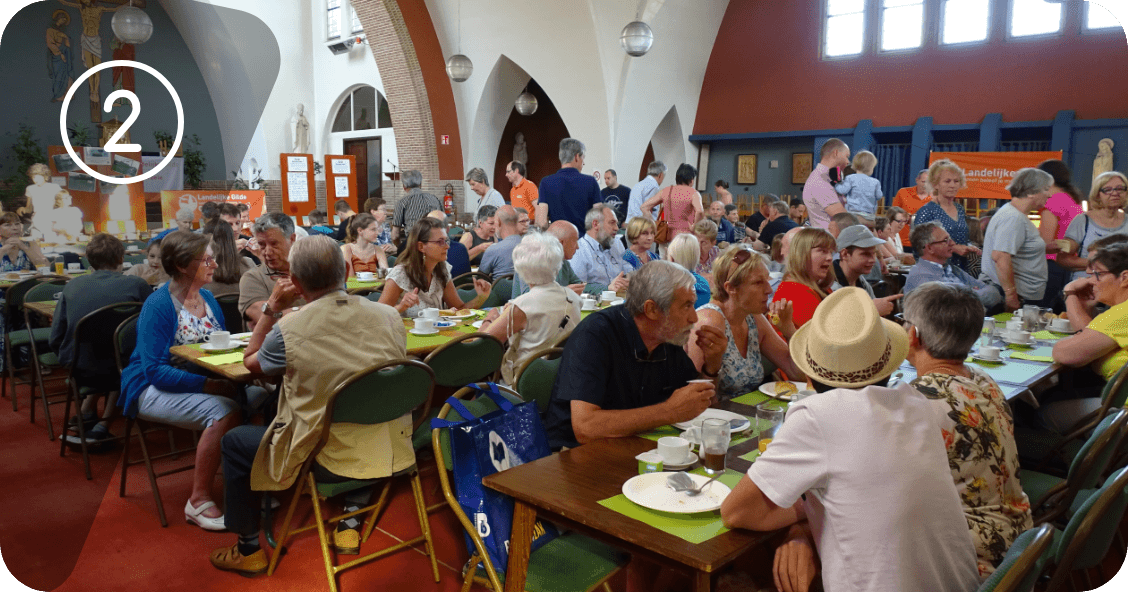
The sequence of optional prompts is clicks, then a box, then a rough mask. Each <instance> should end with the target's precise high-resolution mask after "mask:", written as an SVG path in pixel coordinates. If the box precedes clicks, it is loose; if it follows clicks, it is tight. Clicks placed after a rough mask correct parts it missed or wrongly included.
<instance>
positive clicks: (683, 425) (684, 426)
mask: <svg viewBox="0 0 1128 592" xmlns="http://www.w3.org/2000/svg"><path fill="white" fill-rule="evenodd" d="M706 419H723V420H725V421H730V420H733V419H740V420H743V421H744V424H743V425H741V426H737V427H736V428H734V429H732V430H730V431H731V432H732V433H737V432H743V431H744V430H746V429H748V427H749V426H750V425H752V424H751V423H750V422H749V421H748V418H747V417H744V416H743V415H741V414H739V413H733V412H732V411H725V410H724V409H713V408H712V407H710V408H708V409H706V410H705V411H703V412H702V413H701V415H698V416H697V417H695V418H693V419H691V420H689V421H683V422H680V423H675V424H674V427H675V428H678V429H679V430H688V429H689V428H692V427H700V426H701V422H702V421H704V420H706Z"/></svg>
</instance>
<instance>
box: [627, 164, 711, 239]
mask: <svg viewBox="0 0 1128 592" xmlns="http://www.w3.org/2000/svg"><path fill="white" fill-rule="evenodd" d="M696 178H697V169H695V168H693V166H692V165H688V164H685V163H682V165H681V166H679V167H678V172H677V173H676V174H675V175H674V181H675V182H676V183H677V185H673V186H671V187H667V188H665V189H663V190H661V191H659V192H658V193H655V194H654V197H652V198H650V199H648V200H646V203H644V204H642V215H643V216H644V217H646V218H649V217H650V211H651V209H652V208H654V206H656V205H658V204H662V211H663V212H664V213H665V220H666V224H668V225H669V227H670V234H669V237H670V239H673V238H674V237H675V236H677V235H678V234H680V233H682V232H692V229H693V225H694V224H695V223H696V222H697V221H698V220H700V219H701V218H703V217H704V216H705V207H704V206H703V205H701V194H700V193H698V192H697V190H696V189H694V188H693V180H694V179H696Z"/></svg>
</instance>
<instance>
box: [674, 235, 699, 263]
mask: <svg viewBox="0 0 1128 592" xmlns="http://www.w3.org/2000/svg"><path fill="white" fill-rule="evenodd" d="M666 259H668V260H670V261H673V262H674V263H677V264H678V265H681V266H682V267H684V268H686V269H693V268H694V267H696V266H697V262H698V261H700V260H701V243H699V242H698V241H697V237H696V236H693V235H692V234H690V233H688V232H683V233H681V234H679V235H677V236H675V237H674V240H672V241H670V246H669V247H667V248H666Z"/></svg>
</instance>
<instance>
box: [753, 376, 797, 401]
mask: <svg viewBox="0 0 1128 592" xmlns="http://www.w3.org/2000/svg"><path fill="white" fill-rule="evenodd" d="M791 384H793V385H795V388H797V389H799V390H805V389H806V388H807V384H806V383H804V382H795V381H794V380H792V381H791ZM775 391H776V383H774V382H765V383H764V384H761V385H760V392H761V393H764V394H765V395H768V396H770V397H775V398H777V399H779V400H780V401H790V400H791V396H790V395H777V394H776V392H775Z"/></svg>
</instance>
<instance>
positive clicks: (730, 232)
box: [709, 218, 736, 243]
mask: <svg viewBox="0 0 1128 592" xmlns="http://www.w3.org/2000/svg"><path fill="white" fill-rule="evenodd" d="M709 219H710V220H713V219H712V218H709ZM714 222H716V220H714ZM717 242H726V243H735V242H736V229H735V228H733V226H732V222H729V221H728V219H727V218H721V221H720V222H717Z"/></svg>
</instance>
